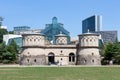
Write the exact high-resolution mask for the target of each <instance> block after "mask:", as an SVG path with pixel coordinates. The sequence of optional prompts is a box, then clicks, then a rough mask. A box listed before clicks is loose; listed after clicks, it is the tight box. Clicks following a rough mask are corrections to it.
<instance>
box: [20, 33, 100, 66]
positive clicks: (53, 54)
mask: <svg viewBox="0 0 120 80" xmlns="http://www.w3.org/2000/svg"><path fill="white" fill-rule="evenodd" d="M100 62H101V60H100V54H99V49H98V34H95V33H94V34H93V33H86V34H81V35H79V43H78V44H77V45H76V44H68V36H67V35H65V34H62V33H60V34H58V35H56V36H55V44H46V41H45V36H44V35H43V34H24V35H23V50H22V52H21V56H20V64H21V65H50V64H54V65H57V64H59V65H101V63H100Z"/></svg>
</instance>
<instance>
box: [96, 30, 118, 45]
mask: <svg viewBox="0 0 120 80" xmlns="http://www.w3.org/2000/svg"><path fill="white" fill-rule="evenodd" d="M95 33H98V34H99V35H100V40H102V42H103V43H105V44H108V43H111V42H115V41H116V40H117V31H96V32H95Z"/></svg>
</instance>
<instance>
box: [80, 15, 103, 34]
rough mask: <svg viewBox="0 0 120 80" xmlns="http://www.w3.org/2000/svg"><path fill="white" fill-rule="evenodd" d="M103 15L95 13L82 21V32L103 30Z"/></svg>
mask: <svg viewBox="0 0 120 80" xmlns="http://www.w3.org/2000/svg"><path fill="white" fill-rule="evenodd" d="M101 28H102V16H99V15H93V16H91V17H88V18H86V19H85V20H83V21H82V33H86V32H87V31H88V30H89V31H90V32H96V31H101Z"/></svg>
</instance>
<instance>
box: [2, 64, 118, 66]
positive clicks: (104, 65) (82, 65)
mask: <svg viewBox="0 0 120 80" xmlns="http://www.w3.org/2000/svg"><path fill="white" fill-rule="evenodd" d="M0 67H120V65H92V66H91V65H67V66H58V65H19V64H0Z"/></svg>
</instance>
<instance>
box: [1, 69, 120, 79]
mask: <svg viewBox="0 0 120 80" xmlns="http://www.w3.org/2000/svg"><path fill="white" fill-rule="evenodd" d="M0 80H120V67H0Z"/></svg>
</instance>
